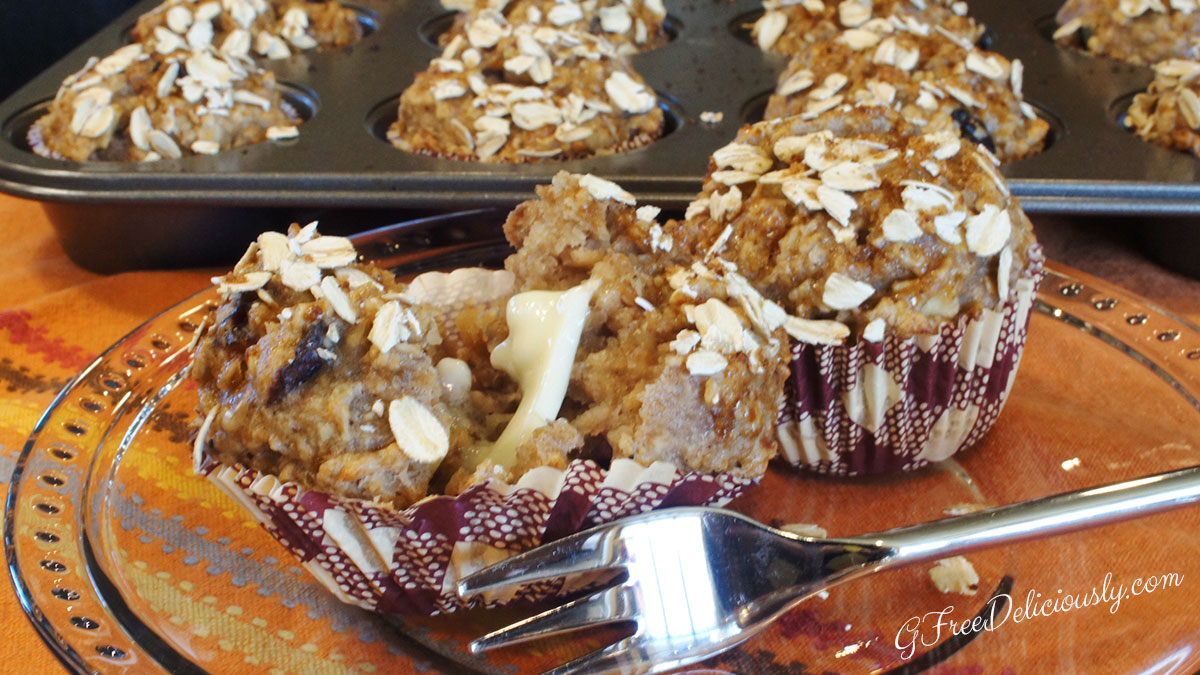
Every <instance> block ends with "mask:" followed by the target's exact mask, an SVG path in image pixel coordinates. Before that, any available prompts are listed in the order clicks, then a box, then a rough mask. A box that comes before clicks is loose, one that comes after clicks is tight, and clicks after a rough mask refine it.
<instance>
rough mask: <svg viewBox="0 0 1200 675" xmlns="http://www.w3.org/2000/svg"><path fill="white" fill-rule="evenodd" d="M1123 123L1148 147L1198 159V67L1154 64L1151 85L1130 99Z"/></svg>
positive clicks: (1172, 61)
mask: <svg viewBox="0 0 1200 675" xmlns="http://www.w3.org/2000/svg"><path fill="white" fill-rule="evenodd" d="M1124 123H1125V126H1127V127H1129V128H1130V129H1132V130H1133V132H1134V133H1136V134H1137V135H1138V136H1139V137H1141V138H1143V139H1145V140H1147V141H1149V142H1151V143H1156V144H1158V145H1161V146H1164V147H1167V148H1172V149H1175V150H1186V151H1187V152H1191V153H1192V154H1197V155H1200V63H1197V62H1196V61H1184V60H1180V59H1170V60H1167V61H1163V62H1161V63H1158V64H1155V66H1154V81H1152V82H1151V83H1150V87H1149V88H1148V89H1147V90H1146V91H1145V92H1142V93H1140V94H1138V95H1136V96H1134V97H1133V102H1132V103H1131V104H1130V106H1129V110H1128V112H1127V113H1126V115H1125V120H1124Z"/></svg>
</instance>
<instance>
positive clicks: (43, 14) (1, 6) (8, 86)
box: [0, 0, 135, 100]
mask: <svg viewBox="0 0 1200 675" xmlns="http://www.w3.org/2000/svg"><path fill="white" fill-rule="evenodd" d="M134 2H135V0H0V17H2V18H0V100H3V99H5V98H8V95H9V94H11V93H12V92H14V91H16V90H17V88H18V87H20V86H21V85H23V84H25V83H26V82H28V81H30V80H32V79H33V78H34V77H35V76H36V75H37V74H38V73H40V72H42V71H43V70H45V69H46V68H47V67H49V66H50V65H52V64H53V63H54V62H55V61H57V60H58V59H59V58H61V57H62V55H63V54H66V53H67V52H69V51H70V50H71V49H73V48H75V47H76V46H78V45H79V43H81V42H83V41H84V40H85V39H87V38H89V37H91V36H92V35H95V34H96V33H97V32H98V31H99V30H100V29H101V28H103V27H104V26H106V25H107V24H108V23H109V22H111V21H112V20H113V19H114V18H115V17H116V16H117V15H118V14H120V13H121V12H123V11H125V10H126V9H128V8H129V7H131V6H133V4H134ZM101 56H102V55H101ZM79 67H83V63H82V62H80V63H79Z"/></svg>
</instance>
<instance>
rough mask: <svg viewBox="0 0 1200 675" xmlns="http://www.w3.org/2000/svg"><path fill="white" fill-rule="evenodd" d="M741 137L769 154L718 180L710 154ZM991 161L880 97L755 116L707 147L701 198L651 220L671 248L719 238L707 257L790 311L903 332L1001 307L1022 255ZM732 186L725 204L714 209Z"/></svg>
mask: <svg viewBox="0 0 1200 675" xmlns="http://www.w3.org/2000/svg"><path fill="white" fill-rule="evenodd" d="M750 148H757V149H758V150H759V153H761V154H760V155H758V156H761V157H765V158H767V159H769V160H770V164H769V165H763V164H758V165H756V166H755V167H754V168H755V170H756V171H762V173H761V174H759V177H758V179H757V180H747V181H745V182H738V183H736V184H735V185H732V186H730V185H728V183H729V181H728V180H724V179H723V175H722V173H723V172H724V171H728V169H724V168H722V165H723V164H726V163H728V162H729V158H730V157H750V156H756V153H754V152H752V150H750ZM929 167H934V168H935V169H936V172H931V171H930V170H929ZM991 167H992V161H991V159H990V158H989V157H988V156H987V154H986V150H984V149H981V148H979V146H977V145H975V144H971V143H965V142H962V140H961V139H960V138H959V137H958V135H957V134H954V133H951V132H948V131H940V132H934V133H927V132H924V131H923V129H922V128H920V127H916V126H913V125H911V124H909V123H908V122H907V121H905V120H904V119H903V118H902V117H900V114H899V113H898V112H896V111H895V110H892V109H889V108H882V107H876V108H855V109H854V110H853V111H852V112H851V113H849V114H847V113H842V112H839V113H831V114H829V115H826V116H825V117H822V118H818V119H815V120H805V119H803V118H801V117H791V118H782V119H776V120H768V121H764V122H761V123H758V124H755V125H751V126H749V127H746V128H744V129H743V130H742V131H741V132H740V133H739V134H738V137H737V138H736V139H735V140H734V141H733V142H732V143H730V144H729V145H727V146H725V149H723V151H718V153H715V154H714V156H713V161H712V164H711V170H710V173H709V176H708V178H707V179H706V180H705V183H704V188H703V190H702V191H701V193H700V195H699V197H698V198H697V200H696V202H693V204H697V203H699V204H705V205H706V206H705V208H703V209H689V212H688V214H687V215H686V219H685V220H684V221H670V222H668V223H666V224H665V225H664V226H663V230H664V234H666V235H668V236H670V237H671V239H672V241H673V243H674V249H673V250H674V251H676V252H679V253H680V254H685V255H686V254H688V253H689V252H690V253H692V254H694V255H701V254H702V253H704V254H706V255H708V253H707V252H709V251H710V250H711V249H712V247H713V246H714V245H715V243H716V242H721V246H720V250H719V252H718V253H717V254H716V256H715V257H711V256H710V258H709V259H716V260H720V261H724V262H727V263H728V264H729V265H730V267H731V269H735V270H736V271H737V274H739V275H742V276H743V277H744V278H745V279H746V280H747V285H748V286H751V287H753V288H757V289H759V290H760V291H761V292H762V295H763V298H764V300H767V301H770V302H771V303H774V304H775V305H776V306H778V307H779V308H780V310H779V311H781V312H784V313H786V314H787V315H791V316H794V317H797V320H807V321H813V320H828V321H834V322H837V323H839V324H843V325H845V326H849V327H850V329H852V330H853V331H856V332H858V333H859V334H860V335H863V331H865V330H866V328H867V326H871V327H872V328H871V331H870V335H871V336H879V335H882V334H885V333H886V334H889V335H890V334H896V335H900V336H902V337H907V336H911V335H915V334H920V333H923V332H928V331H931V330H936V326H939V325H941V324H942V323H944V322H945V321H948V320H952V319H954V318H955V317H957V316H959V315H960V314H968V315H973V314H974V313H976V312H978V311H980V310H981V309H982V308H995V307H998V306H1000V305H1002V304H1003V303H1004V302H1005V301H1006V300H1007V296H1008V292H1009V290H1010V286H1009V281H1008V280H1010V279H1015V278H1018V277H1019V276H1020V275H1021V273H1022V271H1023V270H1025V269H1026V267H1027V266H1028V265H1029V264H1030V259H1029V255H1030V254H1029V251H1030V249H1031V247H1032V246H1033V243H1034V242H1033V234H1032V228H1031V226H1030V224H1029V221H1028V219H1027V218H1026V217H1025V216H1024V214H1023V213H1022V212H1021V210H1020V207H1019V205H1018V204H1017V203H1016V202H1015V200H1013V199H1012V197H1011V195H1010V194H1009V192H1008V191H1007V188H1006V187H1005V186H1004V185H1003V183H1002V182H1000V183H998V182H997V179H996V176H995V175H994V169H993V168H991ZM931 173H932V174H933V175H931ZM733 191H736V194H737V195H738V196H737V198H736V201H737V209H736V210H732V209H727V208H716V209H714V208H713V206H714V205H717V204H724V203H725V202H726V201H727V200H728V201H731V202H732V201H734V199H733V198H732V197H730V193H731V192H733ZM1000 265H1003V266H1004V267H1005V269H1004V270H1003V271H1002V272H998V271H997V269H998V266H1000ZM677 285H679V286H680V287H684V286H685V284H683V283H678V284H677ZM750 313H751V314H753V312H750ZM798 332H799V333H800V334H805V333H803V332H802V331H798ZM847 332H849V331H847ZM789 333H791V331H789ZM807 336H808V337H809V338H810V339H811V338H812V337H813V334H812V333H811V332H810V333H808V334H807ZM844 336H845V334H843V337H844ZM796 339H800V338H796ZM864 339H872V340H874V339H876V338H875V337H872V338H868V337H866V336H865V335H864Z"/></svg>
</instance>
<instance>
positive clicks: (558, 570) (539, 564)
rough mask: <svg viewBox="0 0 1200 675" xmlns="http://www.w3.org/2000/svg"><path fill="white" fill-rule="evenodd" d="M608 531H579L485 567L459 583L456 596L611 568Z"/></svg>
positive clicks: (612, 556)
mask: <svg viewBox="0 0 1200 675" xmlns="http://www.w3.org/2000/svg"><path fill="white" fill-rule="evenodd" d="M608 532H609V530H607V529H605V528H599V529H597V530H593V531H586V532H579V533H577V534H573V535H571V536H569V537H564V538H562V539H559V540H558V541H555V542H552V543H550V544H545V545H543V546H540V547H538V548H536V549H533V550H531V551H526V552H525V553H519V554H517V555H515V556H513V557H511V558H507V559H505V560H502V561H500V562H498V563H496V564H495V565H492V566H490V567H485V568H483V569H481V570H479V571H478V572H475V573H474V574H469V575H467V576H466V577H463V578H462V579H460V580H459V581H458V584H457V590H458V595H459V597H462V598H467V597H470V596H472V595H475V594H477V593H482V592H484V591H490V590H493V589H496V588H500V587H503V586H515V585H519V584H526V583H530V582H534V581H542V580H544V579H551V578H555V577H561V576H567V575H570V574H575V573H578V572H591V571H603V570H607V569H614V568H616V567H617V561H616V552H615V551H614V549H613V546H612V542H611V537H608V536H606V535H607V534H608Z"/></svg>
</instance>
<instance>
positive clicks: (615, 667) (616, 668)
mask: <svg viewBox="0 0 1200 675" xmlns="http://www.w3.org/2000/svg"><path fill="white" fill-rule="evenodd" d="M632 646H633V638H632V637H627V638H622V639H620V640H617V641H616V642H614V643H612V644H611V645H609V646H607V647H604V648H602V649H597V650H596V651H594V652H591V653H590V654H584V655H583V656H581V657H579V658H577V659H575V660H573V661H568V662H566V663H564V664H562V665H561V666H559V667H557V668H554V669H551V670H547V671H546V672H544V673H542V675H582V674H583V673H612V672H621V673H624V672H646V671H645V670H641V671H638V670H629V666H630V665H636V664H637V663H638V661H637V660H636V659H630V658H628V657H627V656H626V654H627V653H628V652H629V650H630V648H631V647H632Z"/></svg>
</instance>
